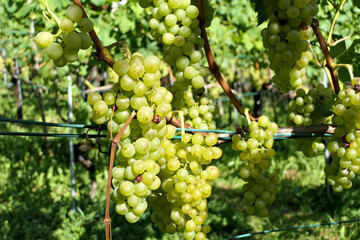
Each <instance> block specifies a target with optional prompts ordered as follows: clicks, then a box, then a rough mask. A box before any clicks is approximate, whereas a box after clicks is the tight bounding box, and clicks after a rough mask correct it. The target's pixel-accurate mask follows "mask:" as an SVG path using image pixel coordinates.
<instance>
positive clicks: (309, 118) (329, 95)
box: [289, 84, 334, 157]
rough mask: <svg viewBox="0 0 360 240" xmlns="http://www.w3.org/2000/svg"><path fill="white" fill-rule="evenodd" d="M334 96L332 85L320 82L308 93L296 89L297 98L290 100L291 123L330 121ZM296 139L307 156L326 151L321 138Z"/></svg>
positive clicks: (298, 124)
mask: <svg viewBox="0 0 360 240" xmlns="http://www.w3.org/2000/svg"><path fill="white" fill-rule="evenodd" d="M333 98H334V95H333V92H332V89H331V87H327V88H325V87H324V85H322V84H318V85H317V86H316V87H315V88H314V89H311V90H310V91H309V92H308V93H306V92H305V90H304V89H302V88H299V89H298V90H296V97H295V99H294V100H291V101H290V102H289V111H290V113H289V121H290V125H296V126H310V125H318V124H323V123H327V122H329V121H330V115H331V111H330V106H331V105H332V102H333ZM315 110H316V111H315ZM295 141H296V142H298V143H299V144H296V145H297V146H298V147H299V150H300V151H302V152H303V153H304V155H305V156H308V157H314V156H318V155H320V154H322V153H324V151H325V144H324V143H322V141H321V138H308V139H295ZM300 142H301V144H300Z"/></svg>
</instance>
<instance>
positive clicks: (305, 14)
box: [261, 0, 319, 92]
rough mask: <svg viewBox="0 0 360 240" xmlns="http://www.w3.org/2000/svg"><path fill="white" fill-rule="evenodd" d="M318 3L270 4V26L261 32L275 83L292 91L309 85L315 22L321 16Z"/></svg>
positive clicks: (281, 0) (286, 0) (287, 0)
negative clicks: (313, 22) (308, 68)
mask: <svg viewBox="0 0 360 240" xmlns="http://www.w3.org/2000/svg"><path fill="white" fill-rule="evenodd" d="M316 2H317V0H271V1H266V4H267V13H268V18H269V23H268V26H267V28H264V29H263V31H262V32H261V36H262V38H263V44H264V47H265V48H266V49H267V51H268V56H269V61H270V68H271V69H272V70H273V71H274V72H275V76H274V77H273V78H272V81H273V83H274V84H275V85H276V86H277V87H278V88H279V89H280V90H281V91H282V92H288V91H289V90H293V89H295V88H297V87H299V86H300V85H302V84H304V83H306V80H307V77H306V69H305V67H306V66H307V65H308V63H309V61H310V60H311V59H312V58H313V56H312V53H311V51H310V50H309V40H310V37H311V35H312V33H313V30H312V28H311V26H310V25H311V22H312V20H313V17H314V16H315V15H316V14H317V13H318V11H319V8H318V6H317V4H316Z"/></svg>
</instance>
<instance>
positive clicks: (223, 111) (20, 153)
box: [0, 0, 360, 240]
mask: <svg viewBox="0 0 360 240" xmlns="http://www.w3.org/2000/svg"><path fill="white" fill-rule="evenodd" d="M210 2H211V4H213V6H214V9H215V16H214V20H213V23H212V26H211V28H209V29H208V31H209V38H210V44H211V46H212V48H213V51H214V53H215V58H216V60H217V62H218V63H221V64H220V67H221V71H222V72H223V73H224V75H225V77H226V79H227V80H228V82H229V83H230V84H232V87H233V88H235V89H236V90H238V92H239V93H244V92H249V91H250V92H257V91H259V90H260V89H261V86H262V85H263V83H266V82H269V77H270V75H269V71H268V70H267V68H266V66H267V58H266V55H264V49H263V47H262V43H261V37H260V30H261V29H262V28H263V27H264V24H263V25H260V26H257V21H256V13H255V12H254V10H253V8H252V6H251V4H250V3H249V1H241V0H235V1H230V0H225V1H219V0H211V1H210ZM49 3H50V6H52V9H53V10H54V11H55V12H56V13H59V14H60V15H63V14H64V9H65V8H66V7H67V6H68V5H69V4H71V2H70V1H64V0H63V1H55V0H51V1H49ZM0 4H1V6H2V7H0V26H2V27H1V29H0V50H1V51H0V53H2V56H3V58H4V66H5V68H6V71H4V70H3V68H2V66H0V81H1V82H0V84H1V88H0V95H1V97H0V106H1V108H0V117H2V118H12V119H16V118H19V108H18V107H17V106H19V98H17V97H18V96H19V95H18V94H17V92H16V89H18V88H19V86H21V90H22V108H21V109H22V111H21V113H22V119H26V120H37V121H47V122H58V123H63V122H64V120H66V119H67V113H68V104H67V86H68V81H69V80H70V81H71V84H72V89H73V97H74V101H73V104H74V122H75V123H82V124H91V122H90V114H91V109H90V107H89V106H88V104H87V103H86V102H85V101H84V82H83V80H84V79H85V78H86V79H89V80H90V81H91V82H92V83H93V84H94V85H96V86H102V85H108V84H111V82H113V81H114V79H113V78H112V77H111V74H109V71H108V69H107V68H106V66H105V65H104V64H103V63H100V62H98V61H96V60H95V59H94V57H92V56H91V51H88V52H86V53H84V54H83V56H81V59H80V62H82V64H79V63H77V64H73V65H70V66H69V67H65V68H63V69H56V70H55V69H54V68H53V66H52V64H51V63H48V58H47V56H45V54H44V52H43V51H39V50H38V49H36V47H35V46H34V44H33V36H34V34H35V33H37V32H39V31H41V30H43V29H46V30H49V29H53V31H54V32H55V31H56V27H55V25H53V24H51V23H50V22H48V21H47V20H46V19H45V18H44V17H43V15H42V10H44V9H45V5H44V2H43V1H40V0H39V1H36V0H33V1H32V0H28V1H26V2H25V1H21V0H13V1H9V0H3V1H1V3H0ZM83 4H84V6H85V7H86V8H87V9H89V10H88V11H87V12H88V14H89V15H90V16H89V17H91V19H92V20H93V21H94V23H95V30H96V31H97V33H98V34H99V36H100V38H101V40H102V41H103V43H104V45H108V44H111V43H113V42H115V41H126V42H127V43H128V44H129V48H130V49H131V51H142V52H144V53H145V54H150V53H151V54H156V55H160V49H159V48H160V47H159V46H158V45H157V44H156V42H154V41H152V40H151V39H150V37H149V34H148V32H149V31H148V26H147V23H146V21H145V19H144V16H145V14H144V12H143V11H144V10H143V9H141V8H140V7H139V6H138V5H137V1H135V0H129V1H121V2H113V1H111V0H87V1H83ZM358 6H359V1H356V0H353V1H348V2H347V3H346V4H345V6H344V10H343V11H342V14H341V15H340V18H339V20H338V24H337V25H336V28H335V33H336V35H335V37H336V38H341V37H344V36H348V35H351V34H353V33H354V32H358V31H359V26H360V19H359V18H358V17H357V16H358V14H359V8H358ZM239 13H241V14H239ZM350 13H351V14H350ZM333 15H334V9H333V7H332V5H331V4H329V3H328V2H327V1H325V0H323V1H321V12H320V13H319V15H318V18H319V20H320V26H321V28H322V30H323V33H324V34H325V35H326V32H328V29H329V28H330V24H331V19H332V17H333ZM349 46H351V48H349ZM313 48H314V50H315V52H320V50H319V47H318V44H317V43H316V42H315V39H314V41H313ZM346 48H349V50H348V51H347V54H345V55H343V56H342V57H343V60H344V61H345V62H346V59H347V58H349V59H350V58H352V63H356V64H359V62H360V61H354V60H353V57H354V56H355V57H356V56H357V55H352V54H351V53H352V52H359V49H358V40H355V41H354V42H352V41H345V42H344V43H343V44H341V46H338V47H336V48H332V53H333V54H335V55H336V54H338V53H341V52H342V51H344V49H346ZM38 51H39V52H38ZM114 53H117V54H118V55H115V56H117V58H121V54H120V50H119V49H114ZM318 56H320V58H321V55H320V54H318ZM320 60H321V59H320ZM359 60H360V59H359ZM0 65H1V64H0ZM311 65H312V66H313V67H312V68H310V69H309V70H308V73H309V74H308V76H309V77H310V78H311V80H312V82H313V84H316V83H317V82H320V81H322V79H323V72H322V70H321V69H320V67H316V65H315V61H314V60H313V62H312V64H311ZM164 70H166V67H164ZM357 71H360V68H359V66H358V65H354V73H355V75H358V76H359V74H356V73H357ZM107 73H108V74H107ZM346 77H347V76H346V73H344V74H343V76H342V78H340V79H346ZM39 85H40V86H39ZM209 91H210V92H211V93H212V94H213V96H214V97H215V98H217V94H220V97H219V106H220V110H219V113H218V114H217V115H216V119H217V124H218V128H219V129H234V127H236V126H239V125H242V124H243V122H242V117H240V116H239V115H237V114H236V112H234V110H233V108H232V107H231V106H229V102H227V101H226V99H225V97H224V96H223V95H222V93H221V91H220V90H217V89H210V90H209ZM239 97H240V99H241V101H242V102H243V103H244V105H245V106H249V107H251V108H253V107H254V96H247V95H245V94H243V95H241V94H239ZM288 99H289V96H283V95H281V94H280V93H279V92H278V91H277V90H276V89H272V90H268V91H263V92H262V106H261V109H260V111H263V112H264V113H266V114H267V115H268V116H270V117H271V118H272V120H274V119H275V118H276V120H277V122H278V124H279V125H285V124H286V118H287V114H286V111H285V110H286V108H287V102H288ZM55 106H57V107H55ZM46 130H47V131H49V132H58V133H68V129H57V128H47V129H46ZM46 130H45V129H44V128H43V127H40V126H25V125H19V124H13V123H3V122H1V123H0V131H1V132H43V131H46ZM79 132H80V133H82V132H84V131H83V130H80V131H79ZM83 141H84V140H83V139H75V143H76V144H77V143H81V142H83ZM91 141H92V146H91V149H90V151H89V152H88V153H87V157H88V158H89V159H91V161H92V162H93V164H94V166H95V171H94V172H91V171H88V169H87V168H85V167H84V166H83V165H82V164H81V163H80V162H76V165H75V176H76V184H75V189H76V212H75V213H73V212H72V211H71V201H72V197H71V181H70V169H69V168H70V163H69V152H68V146H69V143H68V139H67V138H51V139H48V140H47V139H46V138H42V137H15V136H0V153H1V154H0V222H1V224H0V239H103V237H104V227H103V225H102V224H101V222H102V220H103V216H104V212H105V195H106V194H105V193H106V178H107V167H108V166H107V165H108V159H109V158H108V156H107V155H106V154H102V153H99V151H98V148H97V146H96V142H95V140H94V139H93V140H91ZM294 141H295V140H284V141H277V142H276V143H275V145H274V146H275V149H276V152H277V155H276V161H274V164H273V166H272V167H273V168H274V169H275V170H276V171H278V172H279V173H280V176H281V182H280V184H279V190H278V194H277V196H276V201H275V203H274V204H273V205H272V208H271V212H270V217H269V219H262V218H259V217H256V216H248V215H246V213H245V211H244V208H243V205H242V202H241V201H242V196H243V193H242V191H241V187H242V185H243V181H242V180H241V179H240V178H239V176H238V169H239V164H240V163H239V160H238V156H237V154H236V153H235V152H233V151H232V150H231V146H230V145H228V144H223V145H221V147H222V149H223V150H224V157H223V158H222V159H221V160H218V162H216V163H215V164H216V165H217V166H218V167H219V169H220V170H221V176H220V177H219V179H218V180H217V181H216V184H215V185H214V186H213V187H214V191H213V194H212V196H211V198H210V202H209V213H210V214H209V219H208V221H209V223H210V225H211V227H212V231H211V234H210V235H209V237H210V239H224V238H227V237H231V236H234V235H237V234H243V233H249V232H257V231H262V230H267V229H277V228H285V227H292V226H299V225H307V224H314V223H324V222H332V221H341V220H349V219H355V218H359V216H360V214H359V213H360V212H359V207H360V206H359V205H360V203H359V201H357V197H358V196H359V187H360V182H359V181H358V180H356V181H354V185H353V187H352V189H351V190H349V191H344V192H343V193H341V194H335V193H334V194H333V193H330V194H329V193H327V191H326V185H325V184H324V183H325V174H324V172H323V168H324V165H325V160H324V157H317V158H305V157H304V156H303V154H302V153H300V152H297V151H296V146H295V142H294ZM300 141H301V140H300ZM101 148H102V149H103V150H105V151H106V150H107V148H108V143H107V142H106V140H102V141H101ZM95 181H96V184H97V188H96V191H95V194H94V195H91V194H92V193H94V192H93V191H92V188H91V186H94V182H95ZM110 209H111V217H112V227H113V236H114V239H126V240H130V239H177V238H179V236H177V237H174V236H169V235H166V234H162V233H160V232H159V231H158V230H157V229H156V228H155V227H154V226H153V225H152V224H151V221H150V219H149V214H145V215H144V217H143V218H142V220H141V221H140V222H139V223H137V224H134V225H133V224H130V223H127V222H126V221H125V220H124V218H123V217H121V216H119V215H117V214H116V213H115V211H114V207H113V206H111V207H110ZM252 238H253V239H359V238H360V232H359V224H358V223H350V224H343V225H339V226H333V227H319V228H307V229H303V230H295V231H285V232H280V233H272V234H267V235H258V236H254V237H252Z"/></svg>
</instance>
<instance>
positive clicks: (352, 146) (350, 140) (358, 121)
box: [325, 78, 360, 192]
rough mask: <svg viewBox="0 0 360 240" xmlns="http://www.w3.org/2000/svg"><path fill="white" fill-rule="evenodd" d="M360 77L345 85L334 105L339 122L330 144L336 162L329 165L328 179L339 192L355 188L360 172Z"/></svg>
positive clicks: (335, 122) (336, 122) (334, 120)
mask: <svg viewBox="0 0 360 240" xmlns="http://www.w3.org/2000/svg"><path fill="white" fill-rule="evenodd" d="M359 86H360V78H354V79H353V80H352V82H351V83H346V84H344V88H343V90H341V91H340V92H339V93H338V96H337V98H336V100H335V103H334V105H333V113H334V117H333V123H334V124H335V125H336V128H335V132H334V137H333V141H331V142H329V143H328V149H329V151H330V152H331V153H332V155H331V156H332V162H331V164H330V165H328V166H326V168H325V173H326V175H327V182H328V183H329V184H330V185H331V186H332V188H333V190H334V191H335V192H341V191H342V190H343V189H344V188H345V189H349V188H351V187H352V181H351V180H352V179H354V177H355V176H356V174H360V154H359V151H360V134H359V133H358V130H359V129H360V93H359V90H360V87H359Z"/></svg>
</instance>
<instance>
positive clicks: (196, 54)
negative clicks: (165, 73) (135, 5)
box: [139, 0, 215, 129]
mask: <svg viewBox="0 0 360 240" xmlns="http://www.w3.org/2000/svg"><path fill="white" fill-rule="evenodd" d="M139 3H140V6H142V7H144V8H147V7H153V8H152V15H151V16H150V17H149V20H148V21H149V26H150V28H151V31H150V34H151V35H152V36H153V37H154V38H155V39H158V40H159V41H160V42H161V43H162V44H163V45H164V53H163V55H164V59H165V61H166V62H167V63H168V64H169V65H170V66H172V72H173V75H174V77H175V79H176V81H175V83H174V85H173V86H171V87H170V88H169V90H170V91H171V92H172V93H173V95H174V102H173V106H176V108H177V109H178V110H181V111H183V112H184V115H185V119H186V120H187V121H188V123H189V124H190V125H191V126H192V127H195V128H201V129H214V128H215V122H214V121H212V113H213V111H212V110H215V106H214V105H213V103H212V102H211V101H207V102H208V103H206V104H204V101H206V100H202V99H203V97H201V96H202V95H203V94H204V88H203V86H204V83H205V81H204V77H205V76H207V75H208V74H209V70H208V69H207V68H206V67H204V66H202V64H201V63H200V61H201V59H203V57H204V52H203V51H202V50H201V48H202V47H203V46H204V40H203V39H202V38H201V37H200V34H201V30H200V27H199V20H198V19H197V17H198V15H199V9H198V8H197V7H196V6H195V5H193V4H191V1H190V0H182V1H174V0H169V1H157V0H143V1H139ZM205 11H207V13H208V14H207V16H208V21H209V20H211V19H210V15H211V13H212V11H213V10H212V8H211V7H210V6H209V5H208V4H207V5H206V7H205ZM206 105H207V106H206ZM210 106H211V107H210ZM206 108H208V110H206ZM190 109H192V112H193V113H195V110H194V109H198V110H199V112H202V113H200V116H199V114H195V115H194V116H195V117H191V116H190V115H189V114H188V113H190ZM201 115H203V116H201ZM202 117H203V118H202Z"/></svg>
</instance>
